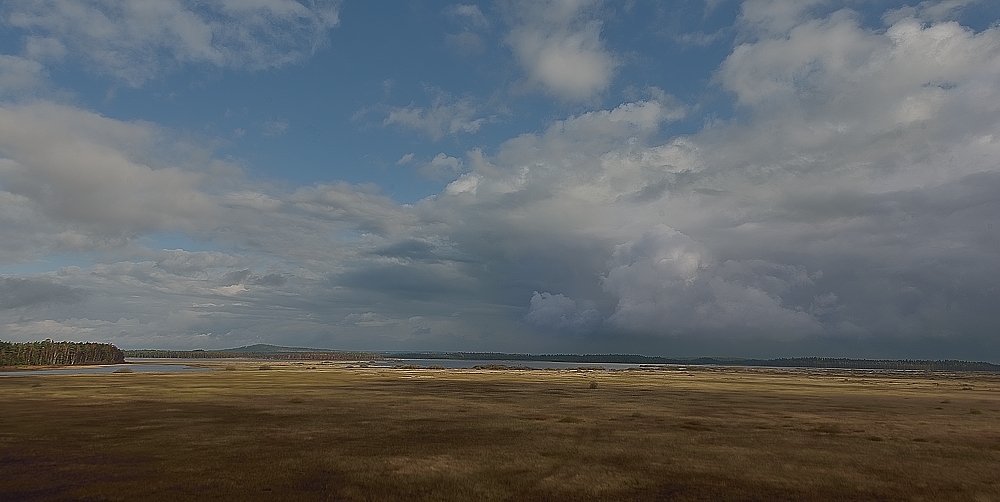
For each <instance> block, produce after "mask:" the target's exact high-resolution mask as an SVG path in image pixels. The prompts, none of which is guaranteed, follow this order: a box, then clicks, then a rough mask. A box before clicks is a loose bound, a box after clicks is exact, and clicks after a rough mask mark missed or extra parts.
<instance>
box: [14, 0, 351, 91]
mask: <svg viewBox="0 0 1000 502" xmlns="http://www.w3.org/2000/svg"><path fill="white" fill-rule="evenodd" d="M0 12H2V14H3V18H4V19H6V22H7V23H9V25H11V26H13V27H15V28H19V29H21V30H25V31H26V32H28V33H29V37H28V41H29V42H30V43H29V44H28V49H29V54H31V55H34V56H39V57H42V56H45V57H51V56H58V55H60V53H62V51H63V50H66V51H68V52H69V53H71V54H74V55H75V56H78V57H81V58H82V59H83V60H85V61H86V62H87V63H88V64H89V65H91V68H92V69H93V70H94V71H96V72H99V73H104V74H109V75H111V76H113V77H115V78H117V79H119V80H121V81H123V82H125V83H126V84H128V85H131V86H136V87H137V86H140V85H142V84H143V83H145V82H147V81H148V80H150V79H152V78H154V77H156V76H157V75H158V74H160V73H161V72H162V71H164V70H167V69H170V67H172V66H175V65H179V64H191V63H194V64H208V65H212V66H222V67H230V68H241V69H251V70H258V69H264V68H273V67H276V66H280V65H283V64H286V63H289V62H293V61H297V60H300V59H302V58H303V57H306V56H309V55H311V54H312V52H313V51H315V50H316V48H318V47H319V46H320V45H322V44H323V43H324V42H325V40H326V32H327V30H329V29H330V28H332V27H334V26H336V25H337V24H338V23H339V15H338V2H315V3H312V4H310V5H308V6H307V5H305V4H302V3H299V2H297V1H295V0H260V1H252V2H246V1H223V2H214V3H209V4H205V3H203V2H197V1H192V0H124V1H109V0H86V1H77V0H14V1H11V2H5V4H4V7H3V8H2V9H0ZM43 42H44V43H43ZM60 47H61V48H62V49H60Z"/></svg>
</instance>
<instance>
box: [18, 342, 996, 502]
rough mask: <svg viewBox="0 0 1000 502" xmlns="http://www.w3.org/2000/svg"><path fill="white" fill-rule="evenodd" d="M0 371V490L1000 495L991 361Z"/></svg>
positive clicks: (136, 496) (270, 495) (101, 494)
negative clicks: (944, 368) (865, 367)
mask: <svg viewBox="0 0 1000 502" xmlns="http://www.w3.org/2000/svg"><path fill="white" fill-rule="evenodd" d="M261 368H262V367H261V365H260V364H259V363H258V364H254V363H249V362H243V363H238V364H223V363H217V364H216V366H215V369H216V370H217V371H211V372H204V373H170V374H157V373H116V374H101V375H72V376H67V375H29V376H10V377H3V378H0V396H2V397H0V480H2V482H0V500H5V501H15V500H54V501H62V500H65V501H69V500H88V501H102V500H171V501H173V500H359V501H361V500H365V501H367V500H372V501H375V500H511V501H514V500H707V499H716V500H974V501H988V500H997V501H1000V474H998V473H1000V376H997V375H989V374H969V373H943V372H940V373H922V372H921V373H903V372H870V371H860V370H858V371H849V370H838V371H818V370H773V369H761V368H758V369H746V368H693V367H692V368H677V367H673V368H659V369H645V370H628V371H598V370H558V371H556V370H534V371H512V370H506V371H504V370H499V371H476V370H432V369H378V368H360V367H353V368H348V367H345V366H341V367H330V366H321V365H317V364H315V363H304V364H302V363H299V364H295V363H278V364H269V365H268V366H265V367H264V368H265V369H267V370H262V369H261Z"/></svg>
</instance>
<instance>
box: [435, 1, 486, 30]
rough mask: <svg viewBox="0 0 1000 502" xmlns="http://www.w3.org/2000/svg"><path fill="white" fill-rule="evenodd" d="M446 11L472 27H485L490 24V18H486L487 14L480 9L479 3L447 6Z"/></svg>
mask: <svg viewBox="0 0 1000 502" xmlns="http://www.w3.org/2000/svg"><path fill="white" fill-rule="evenodd" d="M444 12H445V14H447V15H448V16H450V17H452V18H454V19H456V20H458V21H460V22H463V23H467V24H468V25H469V27H471V28H485V27H487V26H489V24H490V22H489V20H488V19H486V15H485V14H483V11H481V10H479V6H477V5H469V4H455V5H450V6H448V7H447V8H445V10H444Z"/></svg>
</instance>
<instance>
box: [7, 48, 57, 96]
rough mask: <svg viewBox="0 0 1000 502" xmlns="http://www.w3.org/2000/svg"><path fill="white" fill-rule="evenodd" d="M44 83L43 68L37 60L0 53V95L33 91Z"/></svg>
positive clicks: (13, 94)
mask: <svg viewBox="0 0 1000 502" xmlns="http://www.w3.org/2000/svg"><path fill="white" fill-rule="evenodd" d="M45 84H46V79H45V69H44V68H43V67H42V65H41V64H39V63H38V62H35V61H32V60H30V59H25V58H21V57H17V56H8V55H5V54H0V97H11V96H17V95H19V94H24V93H34V92H35V91H37V89H38V88H39V87H44V86H45Z"/></svg>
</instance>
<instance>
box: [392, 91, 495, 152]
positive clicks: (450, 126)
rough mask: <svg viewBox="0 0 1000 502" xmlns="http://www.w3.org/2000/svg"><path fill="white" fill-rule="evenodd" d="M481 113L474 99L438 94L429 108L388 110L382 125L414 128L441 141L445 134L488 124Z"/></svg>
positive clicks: (469, 131) (476, 128) (471, 129)
mask: <svg viewBox="0 0 1000 502" xmlns="http://www.w3.org/2000/svg"><path fill="white" fill-rule="evenodd" d="M479 113H480V112H479V108H478V106H476V104H475V102H474V101H473V100H472V99H471V98H467V97H466V98H460V99H451V98H450V97H448V96H447V95H445V94H439V95H438V96H437V97H435V98H434V100H433V101H432V102H431V105H430V106H429V107H426V108H425V107H420V106H417V105H414V104H411V105H409V106H406V107H401V108H391V109H389V114H388V116H387V117H386V118H385V120H383V121H382V124H383V125H396V126H400V127H405V128H407V129H412V130H415V131H418V132H421V133H423V134H426V135H427V136H428V137H430V138H431V139H432V140H434V141H438V140H440V139H441V138H443V137H444V136H446V135H457V134H463V133H464V134H470V133H474V132H476V131H478V130H479V128H480V127H482V125H483V124H484V123H485V122H486V118H484V117H476V115H478V114H479Z"/></svg>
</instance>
